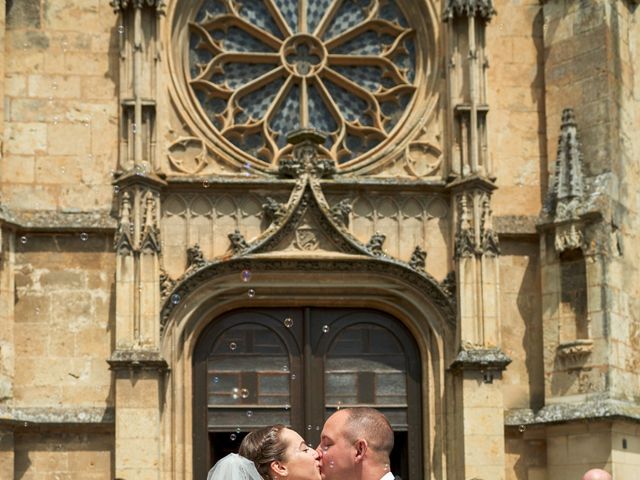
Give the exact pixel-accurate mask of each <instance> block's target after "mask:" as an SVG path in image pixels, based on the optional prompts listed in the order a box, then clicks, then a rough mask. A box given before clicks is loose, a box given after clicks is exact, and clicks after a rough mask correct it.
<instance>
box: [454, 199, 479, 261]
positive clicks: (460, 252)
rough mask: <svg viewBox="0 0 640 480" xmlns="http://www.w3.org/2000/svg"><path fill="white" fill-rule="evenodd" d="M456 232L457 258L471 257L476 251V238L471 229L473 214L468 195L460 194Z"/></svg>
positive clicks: (455, 249) (455, 253) (455, 254)
mask: <svg viewBox="0 0 640 480" xmlns="http://www.w3.org/2000/svg"><path fill="white" fill-rule="evenodd" d="M458 218H459V220H458V231H457V232H456V238H455V246H454V256H455V258H465V257H471V256H473V255H474V254H475V253H476V240H475V237H474V234H473V230H472V229H471V214H470V212H469V207H468V205H467V196H466V195H461V196H460V215H459V217H458Z"/></svg>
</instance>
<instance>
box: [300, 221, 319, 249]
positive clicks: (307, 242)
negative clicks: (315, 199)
mask: <svg viewBox="0 0 640 480" xmlns="http://www.w3.org/2000/svg"><path fill="white" fill-rule="evenodd" d="M294 245H295V246H296V247H297V248H299V249H300V250H304V251H307V252H310V251H312V250H316V249H317V248H318V246H319V245H320V240H319V238H318V234H317V232H316V230H315V229H314V228H313V227H312V226H310V225H301V226H299V227H298V229H297V230H296V241H295V242H294Z"/></svg>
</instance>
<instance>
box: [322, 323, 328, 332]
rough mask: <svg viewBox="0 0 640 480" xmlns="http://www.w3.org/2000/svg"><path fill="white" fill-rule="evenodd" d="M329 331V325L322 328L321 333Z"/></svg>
mask: <svg viewBox="0 0 640 480" xmlns="http://www.w3.org/2000/svg"><path fill="white" fill-rule="evenodd" d="M329 330H330V328H329V325H323V326H322V333H329Z"/></svg>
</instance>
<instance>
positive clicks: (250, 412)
mask: <svg viewBox="0 0 640 480" xmlns="http://www.w3.org/2000/svg"><path fill="white" fill-rule="evenodd" d="M247 417H249V418H251V417H253V411H251V410H247Z"/></svg>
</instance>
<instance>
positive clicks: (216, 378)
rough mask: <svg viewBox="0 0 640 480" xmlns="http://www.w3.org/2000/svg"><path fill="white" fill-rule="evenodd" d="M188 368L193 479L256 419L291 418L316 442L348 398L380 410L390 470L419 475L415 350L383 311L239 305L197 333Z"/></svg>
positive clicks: (410, 479)
mask: <svg viewBox="0 0 640 480" xmlns="http://www.w3.org/2000/svg"><path fill="white" fill-rule="evenodd" d="M193 367H194V368H193V372H194V378H193V385H194V397H193V398H194V400H193V402H194V403H193V413H194V415H193V418H194V423H193V432H194V438H193V440H194V479H198V480H199V479H204V478H206V472H207V470H208V469H209V468H210V467H211V466H212V465H213V464H214V463H215V462H216V461H217V460H218V459H220V458H222V457H223V456H224V455H226V454H227V453H229V452H233V451H237V449H238V447H239V445H240V441H241V440H242V438H243V437H244V436H245V435H246V433H247V432H249V431H251V430H254V429H256V428H259V427H262V426H266V425H271V424H275V423H283V424H285V425H288V426H291V428H293V429H295V430H297V431H298V432H299V433H300V434H301V435H302V437H304V438H305V440H306V441H307V442H308V443H310V444H311V445H313V446H314V447H315V446H317V444H318V442H319V439H320V432H321V431H322V425H323V423H324V421H325V419H326V418H327V417H328V416H329V415H331V414H332V413H333V412H335V411H336V410H337V409H339V408H343V407H350V406H372V407H375V408H377V409H379V410H381V411H382V412H383V413H384V414H385V415H386V416H387V418H388V419H389V421H390V422H391V424H392V426H393V428H394V432H395V447H394V451H393V453H392V459H391V468H392V471H393V472H394V473H395V474H396V475H400V476H401V477H402V478H403V480H418V479H420V478H421V476H422V472H423V469H422V419H421V388H420V378H421V375H420V371H421V365H420V356H419V354H418V350H417V347H416V342H415V340H414V338H413V337H412V336H411V335H410V333H409V332H408V331H407V330H406V328H405V327H404V325H402V323H400V322H399V321H398V320H397V319H395V318H394V317H392V316H390V315H388V314H386V313H383V312H380V311H376V310H369V309H341V308H316V307H308V308H263V309H246V310H236V311H233V312H229V313H227V314H225V315H224V316H222V317H220V318H218V319H216V320H215V321H213V322H212V323H211V325H210V326H209V327H208V328H207V329H206V330H205V331H204V332H203V334H202V335H201V337H200V339H199V341H198V344H197V346H196V350H195V352H194V365H193Z"/></svg>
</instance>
